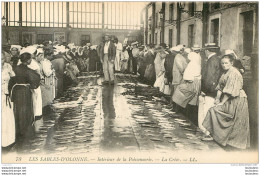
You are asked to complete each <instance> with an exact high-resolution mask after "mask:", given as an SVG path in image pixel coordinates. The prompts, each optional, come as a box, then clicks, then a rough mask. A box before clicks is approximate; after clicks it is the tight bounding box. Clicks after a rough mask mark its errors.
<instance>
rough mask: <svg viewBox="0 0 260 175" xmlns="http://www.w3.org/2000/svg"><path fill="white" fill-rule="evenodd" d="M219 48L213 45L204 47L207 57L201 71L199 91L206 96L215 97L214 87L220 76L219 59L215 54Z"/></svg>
mask: <svg viewBox="0 0 260 175" xmlns="http://www.w3.org/2000/svg"><path fill="white" fill-rule="evenodd" d="M218 52H219V47H218V46H217V45H216V44H215V43H210V44H207V45H206V47H205V55H206V57H207V60H206V63H205V66H204V68H203V70H202V84H201V90H202V92H204V93H205V94H206V95H209V96H212V97H215V95H216V90H215V89H216V86H217V84H218V80H219V78H220V74H221V66H220V58H219V57H218V55H217V53H218Z"/></svg>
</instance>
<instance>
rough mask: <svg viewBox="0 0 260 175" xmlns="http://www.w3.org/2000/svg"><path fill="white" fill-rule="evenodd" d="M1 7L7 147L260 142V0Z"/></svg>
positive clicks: (197, 147)
mask: <svg viewBox="0 0 260 175" xmlns="http://www.w3.org/2000/svg"><path fill="white" fill-rule="evenodd" d="M1 8H2V18H1V19H2V69H1V70H2V115H1V116H2V141H1V143H2V153H3V154H5V155H8V154H12V153H17V154H38V153H39V154H46V155H52V154H67V153H69V154H72V155H73V154H84V153H86V154H87V153H111V152H127V153H128V152H129V153H132V152H135V153H153V152H158V153H174V152H179V151H190V152H194V151H195V152H205V151H206V152H207V151H210V152H212V151H213V152H214V151H219V152H232V151H255V150H257V149H258V3H248V2H229V3H227V2H216V3H215V2H94V1H93V2H83V1H81V2H62V1H59V2H49V1H48V2H47V1H45V2H44V1H43V2H40V1H38V2H31V1H29V2H1Z"/></svg>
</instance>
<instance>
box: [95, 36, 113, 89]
mask: <svg viewBox="0 0 260 175" xmlns="http://www.w3.org/2000/svg"><path fill="white" fill-rule="evenodd" d="M104 39H105V42H104V43H102V44H101V47H100V50H99V52H100V61H101V62H102V65H103V72H104V78H105V81H104V82H103V83H102V84H109V83H110V84H111V85H113V84H114V60H115V57H116V47H115V44H114V43H113V42H112V41H110V37H109V35H105V38H104Z"/></svg>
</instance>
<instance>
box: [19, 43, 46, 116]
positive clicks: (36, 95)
mask: <svg viewBox="0 0 260 175" xmlns="http://www.w3.org/2000/svg"><path fill="white" fill-rule="evenodd" d="M22 53H30V54H31V55H32V61H31V64H29V65H28V68H30V69H32V70H35V71H36V72H37V73H38V74H39V75H40V76H41V79H43V77H42V75H41V69H40V66H39V63H38V62H37V61H36V60H35V56H36V54H37V49H36V47H34V46H29V47H26V48H25V49H23V50H22V51H21V53H20V54H22ZM31 91H32V101H33V113H34V118H35V117H36V116H41V115H42V93H41V87H40V86H39V87H38V88H37V89H31Z"/></svg>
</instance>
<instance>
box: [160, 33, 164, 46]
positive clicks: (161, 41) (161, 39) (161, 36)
mask: <svg viewBox="0 0 260 175" xmlns="http://www.w3.org/2000/svg"><path fill="white" fill-rule="evenodd" d="M161 43H163V34H162V31H161V32H160V44H161Z"/></svg>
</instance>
